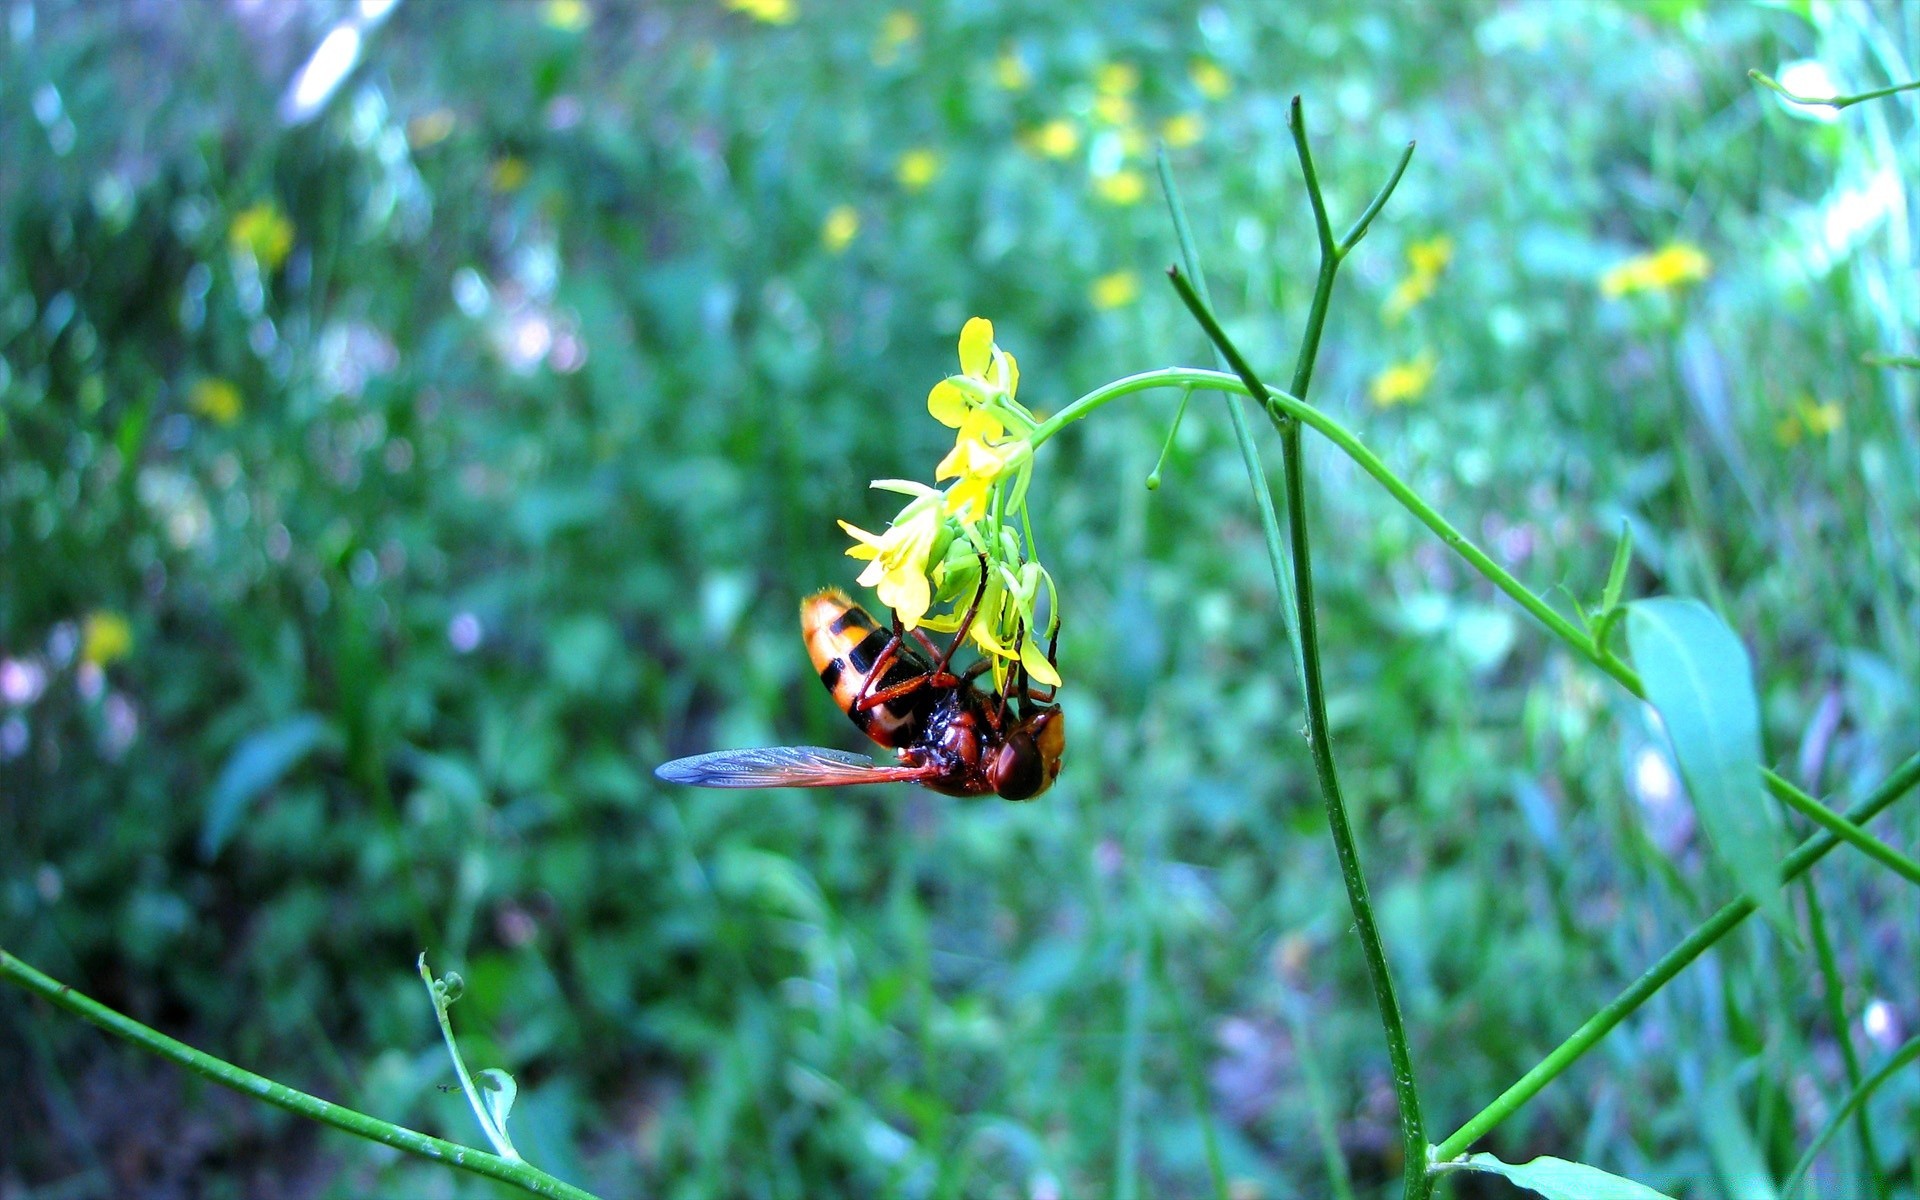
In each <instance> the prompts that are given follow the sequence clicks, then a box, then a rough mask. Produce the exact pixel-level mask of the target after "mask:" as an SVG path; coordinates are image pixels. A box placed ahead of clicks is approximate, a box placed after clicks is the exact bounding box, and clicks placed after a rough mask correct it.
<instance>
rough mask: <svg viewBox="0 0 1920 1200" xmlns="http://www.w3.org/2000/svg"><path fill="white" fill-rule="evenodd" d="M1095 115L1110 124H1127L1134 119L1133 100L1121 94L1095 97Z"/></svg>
mask: <svg viewBox="0 0 1920 1200" xmlns="http://www.w3.org/2000/svg"><path fill="white" fill-rule="evenodd" d="M1093 115H1094V116H1096V117H1098V118H1100V120H1101V121H1103V122H1105V123H1106V124H1108V125H1115V126H1119V125H1127V124H1131V123H1132V121H1133V101H1131V100H1129V99H1127V98H1126V97H1125V96H1120V95H1112V94H1106V95H1100V96H1095V97H1094V98H1093Z"/></svg>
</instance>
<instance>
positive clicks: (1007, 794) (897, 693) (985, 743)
mask: <svg viewBox="0 0 1920 1200" xmlns="http://www.w3.org/2000/svg"><path fill="white" fill-rule="evenodd" d="M983 566H984V564H983ZM983 579H984V575H983ZM984 590H985V585H984V582H983V584H982V587H981V589H980V590H979V591H976V592H975V593H974V598H973V605H972V607H970V608H969V609H968V610H967V613H966V616H965V617H964V618H962V620H961V623H960V626H959V628H958V629H956V630H955V631H954V634H953V640H952V642H951V643H949V644H948V646H947V648H946V649H945V650H944V651H942V650H940V649H938V648H937V647H935V646H934V644H933V642H932V641H931V640H930V639H928V637H927V636H926V634H924V633H922V632H921V631H919V630H917V629H915V630H912V631H911V637H912V638H913V642H909V641H908V636H909V631H906V630H904V629H902V628H901V625H900V620H899V618H898V617H895V618H894V622H893V629H892V631H891V632H889V631H888V630H886V629H883V628H881V627H880V626H879V625H878V624H877V623H876V622H875V621H874V619H873V618H872V617H871V616H870V615H868V613H867V610H866V609H864V608H862V607H860V606H859V605H858V604H856V603H854V602H853V600H851V599H850V598H849V597H848V596H847V594H846V593H845V592H843V591H841V590H839V589H838V588H828V589H826V590H824V591H818V592H815V593H813V594H812V595H810V596H808V597H807V598H806V599H805V600H802V601H801V602H800V633H801V636H802V638H803V639H804V640H805V641H806V644H807V655H808V657H809V658H811V659H812V660H813V667H814V670H815V671H818V672H819V674H820V682H821V683H823V684H825V685H826V687H827V691H829V692H831V693H832V694H833V698H834V702H835V703H837V704H838V705H839V706H840V710H841V711H842V712H844V713H846V714H847V716H848V717H850V718H852V720H853V723H854V724H855V725H857V726H859V727H860V730H861V732H863V733H865V734H866V735H867V736H868V737H870V738H872V739H873V740H874V741H875V742H877V743H879V744H880V745H882V746H885V747H887V748H888V749H890V750H892V751H894V752H895V754H896V755H897V756H898V758H899V760H900V761H899V764H898V765H889V764H882V763H877V762H875V761H874V760H873V759H871V758H867V757H865V756H863V755H859V754H848V753H846V752H844V751H840V750H829V749H826V748H825V747H821V746H773V747H769V748H766V749H758V750H718V751H715V752H713V753H711V754H696V755H694V756H693V757H691V758H677V759H675V760H674V761H672V762H670V763H666V764H664V765H662V766H660V767H657V768H655V770H654V774H655V775H657V776H659V777H660V778H661V779H664V780H666V781H668V782H669V783H687V784H692V785H694V786H696V787H720V788H757V787H832V786H835V785H838V784H856V783H903V782H904V783H917V784H920V785H921V786H922V787H926V788H931V789H932V790H934V791H936V792H943V793H945V794H946V795H949V796H986V795H998V796H1000V797H1001V798H1002V799H1005V800H1031V799H1033V798H1034V797H1035V796H1038V795H1039V794H1040V793H1042V792H1044V791H1046V790H1047V789H1048V788H1049V787H1051V786H1053V781H1054V780H1055V779H1056V778H1058V777H1059V774H1060V756H1061V754H1062V752H1063V751H1064V750H1065V749H1066V738H1067V730H1066V721H1065V718H1064V717H1063V716H1062V715H1061V712H1060V709H1059V706H1058V705H1055V704H1053V703H1052V701H1053V698H1054V693H1053V691H1051V690H1048V691H1047V693H1046V695H1044V696H1042V695H1039V694H1038V692H1039V690H1040V689H1037V688H1035V687H1033V686H1032V684H1031V681H1029V680H1028V679H1027V676H1026V672H1025V671H1024V670H1023V669H1021V668H1020V667H1019V666H1018V665H1017V663H1016V665H1015V667H1014V671H1013V674H1012V676H1011V677H1010V678H1009V679H1008V681H1007V683H1008V687H1007V691H1006V692H1004V693H994V692H983V691H981V690H980V689H979V688H978V687H976V686H975V685H974V682H973V681H974V679H975V677H977V676H978V675H979V674H980V673H981V672H982V671H985V670H986V669H987V666H988V664H987V662H986V661H984V660H983V661H981V662H978V663H975V664H974V665H973V666H971V667H969V668H967V670H966V671H964V672H962V673H960V674H958V675H956V674H954V673H953V672H952V671H951V670H949V669H948V668H949V664H950V663H951V661H952V658H953V653H954V651H955V650H956V649H957V648H958V647H959V645H960V643H961V642H962V641H964V640H965V638H966V635H967V628H968V626H969V625H971V624H972V622H973V619H974V617H975V616H976V614H977V613H978V610H979V607H980V597H981V594H982V593H983V592H984ZM1058 637H1059V633H1058V630H1057V629H1056V631H1055V634H1054V641H1057V640H1058ZM914 643H918V645H917V646H916V645H915V644H914ZM1053 649H1054V647H1053V645H1052V644H1050V645H1049V647H1048V651H1047V654H1048V657H1049V658H1051V657H1052V656H1053ZM922 650H924V651H925V654H924V655H923V654H922V653H921V651H922Z"/></svg>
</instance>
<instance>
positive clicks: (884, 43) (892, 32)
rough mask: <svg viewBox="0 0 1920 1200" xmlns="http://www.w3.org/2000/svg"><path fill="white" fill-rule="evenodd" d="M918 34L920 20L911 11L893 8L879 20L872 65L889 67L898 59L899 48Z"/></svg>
mask: <svg viewBox="0 0 1920 1200" xmlns="http://www.w3.org/2000/svg"><path fill="white" fill-rule="evenodd" d="M919 36H920V21H919V19H918V18H916V17H915V16H914V15H913V14H912V13H910V12H906V11H904V10H902V9H895V10H894V11H892V12H890V13H888V14H887V16H886V19H885V20H883V21H881V22H880V36H879V37H878V38H876V39H875V40H874V43H873V54H872V57H873V65H874V66H876V67H890V66H892V65H893V64H894V63H896V62H898V61H899V60H900V49H901V47H903V46H905V45H906V44H907V43H908V42H911V41H912V40H913V39H915V38H917V37H919Z"/></svg>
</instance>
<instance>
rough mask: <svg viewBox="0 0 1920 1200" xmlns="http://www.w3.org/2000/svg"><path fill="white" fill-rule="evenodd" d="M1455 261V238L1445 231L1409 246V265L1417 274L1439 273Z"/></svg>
mask: <svg viewBox="0 0 1920 1200" xmlns="http://www.w3.org/2000/svg"><path fill="white" fill-rule="evenodd" d="M1452 261H1453V239H1452V238H1450V237H1448V236H1447V235H1446V234H1444V233H1440V234H1435V235H1434V236H1433V237H1430V238H1428V239H1426V240H1425V241H1420V242H1415V243H1413V244H1412V245H1410V246H1408V247H1407V267H1408V269H1410V270H1411V271H1412V272H1413V273H1414V274H1415V275H1438V274H1439V273H1440V272H1442V271H1444V270H1446V269H1447V264H1448V263H1450V262H1452Z"/></svg>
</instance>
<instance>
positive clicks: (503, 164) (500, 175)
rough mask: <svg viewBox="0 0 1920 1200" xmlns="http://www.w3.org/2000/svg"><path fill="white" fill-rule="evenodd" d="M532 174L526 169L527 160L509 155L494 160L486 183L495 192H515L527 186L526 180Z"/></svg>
mask: <svg viewBox="0 0 1920 1200" xmlns="http://www.w3.org/2000/svg"><path fill="white" fill-rule="evenodd" d="M532 174H533V172H532V171H530V170H528V169H527V160H526V159H524V158H519V157H516V156H514V155H511V154H509V155H508V156H507V157H505V158H501V159H496V160H495V161H494V164H493V166H492V167H491V168H490V169H489V170H488V172H487V182H488V183H489V184H490V185H492V187H493V190H494V191H496V192H502V193H505V192H517V191H519V190H520V189H521V188H523V187H525V186H527V180H528V179H529V178H530V177H531V176H532Z"/></svg>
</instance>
